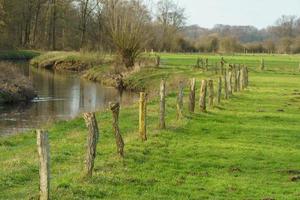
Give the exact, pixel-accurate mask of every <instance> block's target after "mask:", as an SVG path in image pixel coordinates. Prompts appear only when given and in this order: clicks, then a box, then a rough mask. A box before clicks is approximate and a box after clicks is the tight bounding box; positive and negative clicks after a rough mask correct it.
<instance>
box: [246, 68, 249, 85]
mask: <svg viewBox="0 0 300 200" xmlns="http://www.w3.org/2000/svg"><path fill="white" fill-rule="evenodd" d="M245 74H246V77H245V86H246V87H248V85H249V70H248V67H247V66H246V67H245Z"/></svg>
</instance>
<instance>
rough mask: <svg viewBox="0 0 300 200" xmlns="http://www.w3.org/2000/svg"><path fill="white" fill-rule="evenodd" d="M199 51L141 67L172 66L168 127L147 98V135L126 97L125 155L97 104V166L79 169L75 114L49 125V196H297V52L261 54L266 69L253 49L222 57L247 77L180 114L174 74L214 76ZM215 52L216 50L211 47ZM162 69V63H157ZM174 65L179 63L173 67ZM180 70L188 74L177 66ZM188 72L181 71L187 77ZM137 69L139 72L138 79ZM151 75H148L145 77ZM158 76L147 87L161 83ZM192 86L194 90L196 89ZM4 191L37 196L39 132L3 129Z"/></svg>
mask: <svg viewBox="0 0 300 200" xmlns="http://www.w3.org/2000/svg"><path fill="white" fill-rule="evenodd" d="M196 58H197V56H196V55H171V54H168V55H163V56H162V63H163V66H162V68H163V69H158V71H156V73H153V74H150V73H143V74H141V75H140V78H141V79H143V78H145V80H144V81H145V84H147V85H148V84H150V83H149V82H151V84H152V81H153V82H154V80H155V81H157V80H158V79H159V78H160V76H161V74H167V75H169V76H168V77H169V79H168V84H167V91H168V92H167V99H166V101H167V104H166V105H167V108H166V109H167V112H166V116H167V118H166V122H167V129H166V130H159V129H158V128H157V127H158V121H159V120H158V119H159V116H158V110H159V104H158V102H159V97H158V96H157V95H156V96H153V97H152V98H151V99H149V102H148V110H147V111H148V118H147V122H148V126H147V128H148V138H149V140H148V141H147V142H145V143H143V142H141V141H140V140H139V136H138V102H136V103H135V104H134V105H132V106H129V107H125V108H124V107H122V109H121V116H120V130H121V133H122V135H123V136H124V140H125V158H124V159H123V160H121V159H119V158H118V157H117V156H116V149H115V141H114V136H113V131H112V127H111V120H112V119H111V113H110V112H108V111H106V112H101V113H97V119H98V123H99V127H100V139H99V143H98V153H97V157H96V161H95V171H94V176H93V178H92V179H91V180H86V179H85V178H83V169H84V159H85V143H86V133H87V129H86V127H85V124H84V121H83V119H82V118H81V117H78V118H77V119H75V120H71V121H63V122H57V123H55V124H53V125H51V126H49V127H46V128H47V129H48V130H49V132H50V136H49V137H50V145H51V177H52V178H51V187H50V188H51V198H52V199H100V198H103V199H178V200H179V199H186V198H188V199H199V198H200V199H297V198H298V197H299V192H298V188H299V186H300V185H299V184H300V182H299V181H298V180H297V179H293V177H296V176H299V175H300V174H299V170H300V169H299V163H300V149H299V145H298V141H299V134H298V132H299V131H298V130H299V129H300V124H299V123H298V121H299V120H300V115H299V108H300V100H299V99H300V98H299V92H300V91H299V89H298V88H299V87H300V74H299V72H297V69H298V59H299V58H298V57H285V56H282V57H274V58H273V59H272V58H271V57H269V58H268V57H266V68H267V70H266V71H264V72H260V71H258V70H256V68H257V64H259V58H260V56H257V57H247V56H240V57H225V59H226V60H229V61H230V62H233V63H241V62H245V63H247V65H248V66H249V69H250V87H249V89H247V90H246V91H244V92H241V93H238V94H236V95H234V96H233V98H231V99H230V100H228V101H225V100H222V104H221V105H219V106H217V107H215V108H209V110H208V113H205V114H201V113H200V112H199V108H198V106H197V109H196V113H195V114H190V113H189V112H188V110H187V102H188V94H189V90H188V85H185V91H184V114H185V118H184V119H183V120H181V121H178V120H176V97H177V89H176V90H175V89H173V88H177V85H178V83H177V84H174V83H176V82H173V81H172V78H173V77H176V76H175V75H177V77H179V75H180V76H181V77H182V80H184V81H185V82H186V81H187V78H189V77H196V78H197V94H198V93H199V87H200V80H202V79H203V78H204V77H205V78H207V77H212V78H215V75H214V72H210V71H209V72H207V73H204V74H203V73H202V72H201V71H197V70H196V71H195V70H194V69H192V68H191V67H190V66H191V65H192V64H193V63H194V62H195V59H196ZM210 59H211V60H213V61H214V60H218V59H219V56H215V57H213V56H211V57H210ZM159 70H162V71H163V70H165V73H161V71H159ZM176 72H177V73H176ZM182 73H184V74H182ZM185 76H186V77H185ZM140 78H137V79H136V80H139V79H140ZM148 81H149V82H148ZM158 84H159V81H158V83H155V84H153V86H152V89H153V90H155V91H156V92H158V87H157V85H158ZM197 96H198V95H197ZM0 152H1V156H0V165H1V166H4V167H1V168H0V191H2V192H1V193H0V199H24V198H25V199H30V198H33V199H35V198H37V197H38V179H39V175H38V159H37V152H36V135H35V133H33V132H32V133H27V134H23V135H17V136H11V137H2V138H0Z"/></svg>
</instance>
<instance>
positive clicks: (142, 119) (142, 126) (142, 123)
mask: <svg viewBox="0 0 300 200" xmlns="http://www.w3.org/2000/svg"><path fill="white" fill-rule="evenodd" d="M146 114H147V101H146V93H145V92H141V93H140V115H139V132H140V137H141V139H142V141H147V130H146V125H147V122H146Z"/></svg>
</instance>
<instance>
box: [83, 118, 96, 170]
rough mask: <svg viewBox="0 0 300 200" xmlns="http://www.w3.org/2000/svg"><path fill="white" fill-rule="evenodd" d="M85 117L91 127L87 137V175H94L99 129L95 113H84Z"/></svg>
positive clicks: (88, 126) (87, 124)
mask: <svg viewBox="0 0 300 200" xmlns="http://www.w3.org/2000/svg"><path fill="white" fill-rule="evenodd" d="M83 118H84V120H85V123H86V126H87V128H88V129H89V133H88V137H87V154H86V175H87V176H92V174H93V168H94V161H95V158H96V151H97V143H98V138H99V129H98V124H97V119H96V116H95V113H84V114H83Z"/></svg>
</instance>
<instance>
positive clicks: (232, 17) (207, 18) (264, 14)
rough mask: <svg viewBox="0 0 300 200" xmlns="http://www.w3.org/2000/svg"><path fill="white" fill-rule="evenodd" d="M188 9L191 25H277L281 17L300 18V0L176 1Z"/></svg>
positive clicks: (260, 26) (210, 26)
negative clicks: (292, 16) (293, 16)
mask: <svg viewBox="0 0 300 200" xmlns="http://www.w3.org/2000/svg"><path fill="white" fill-rule="evenodd" d="M176 1H177V2H178V4H179V5H180V6H181V7H184V8H186V14H187V16H188V24H189V25H191V24H198V25H200V26H202V27H206V28H212V27H213V26H214V25H215V24H228V25H253V26H256V27H257V28H264V27H267V26H269V25H273V24H274V23H275V21H276V20H277V19H278V18H279V17H280V16H281V15H296V16H300V0H175V2H176Z"/></svg>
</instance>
